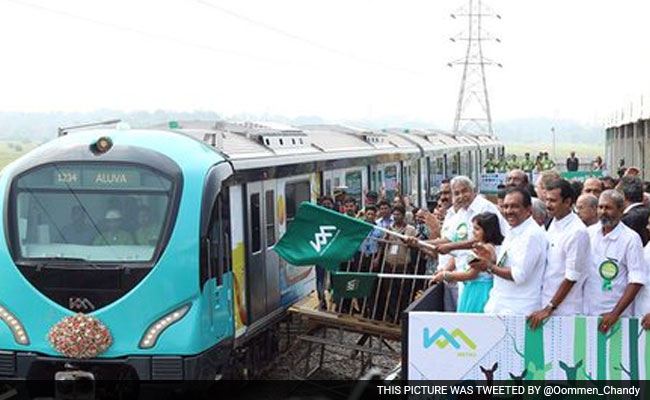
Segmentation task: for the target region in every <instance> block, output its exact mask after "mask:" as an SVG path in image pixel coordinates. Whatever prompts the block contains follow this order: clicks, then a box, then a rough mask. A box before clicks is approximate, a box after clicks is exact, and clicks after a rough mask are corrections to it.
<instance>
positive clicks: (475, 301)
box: [319, 168, 650, 332]
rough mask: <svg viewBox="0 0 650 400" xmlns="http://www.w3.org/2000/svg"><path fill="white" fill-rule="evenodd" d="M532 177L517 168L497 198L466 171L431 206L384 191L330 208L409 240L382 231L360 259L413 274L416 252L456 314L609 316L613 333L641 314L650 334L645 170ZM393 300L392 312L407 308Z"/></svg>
mask: <svg viewBox="0 0 650 400" xmlns="http://www.w3.org/2000/svg"><path fill="white" fill-rule="evenodd" d="M530 177H531V174H530V173H526V172H525V171H524V170H523V169H512V170H510V171H509V172H508V173H507V178H506V181H505V182H504V184H503V186H502V189H501V190H500V192H499V195H498V196H497V201H496V203H493V202H492V201H490V200H488V199H487V198H485V197H484V196H483V195H481V194H479V193H478V190H477V188H476V185H475V183H474V182H473V181H472V180H471V179H469V178H468V177H465V176H456V177H454V178H453V179H451V180H446V181H443V182H442V184H441V186H440V190H439V192H438V193H436V195H435V196H434V198H433V201H432V202H431V203H430V207H429V208H428V209H418V208H416V207H413V206H411V205H410V204H409V201H408V198H406V197H401V196H397V197H396V198H395V199H393V202H392V204H391V203H390V202H389V201H387V200H386V199H384V198H382V196H380V195H379V194H378V193H375V192H368V193H367V194H366V206H365V207H364V209H362V210H359V211H357V210H356V202H355V201H354V200H350V199H349V198H342V199H341V200H339V201H337V200H333V199H330V198H327V197H326V198H323V199H321V204H323V205H325V206H328V205H329V206H330V207H334V208H335V207H339V210H340V211H342V212H346V213H348V214H349V215H354V216H356V217H358V218H363V219H364V220H365V221H366V222H369V223H372V224H376V225H377V226H381V227H383V228H388V229H390V230H394V231H396V232H399V233H401V234H403V235H406V236H409V239H408V240H405V241H404V240H401V239H396V238H393V237H391V236H390V235H384V234H383V233H381V232H379V231H373V232H372V233H371V234H370V236H369V238H368V239H367V240H366V242H364V244H363V245H362V247H361V249H360V250H359V257H358V258H359V260H358V262H359V265H363V268H362V270H363V271H378V270H379V268H380V266H379V265H378V263H379V261H378V260H383V261H381V262H382V264H383V265H382V268H383V266H384V265H390V266H392V268H391V269H390V272H392V273H405V272H407V271H406V269H408V268H409V267H406V266H407V265H409V264H413V261H414V260H413V254H414V253H413V251H416V252H417V253H418V256H417V259H418V261H416V262H415V264H416V265H415V267H414V268H413V267H412V268H411V269H410V271H409V273H415V274H417V273H423V274H430V275H431V282H430V283H438V284H441V285H444V291H445V295H444V296H445V308H446V310H447V311H456V312H471V313H490V314H509V315H524V316H526V317H527V319H528V321H529V323H530V326H531V327H532V328H536V327H538V326H540V325H541V324H542V323H543V321H544V320H545V319H546V318H548V317H549V316H551V315H588V316H602V318H601V321H600V329H601V330H602V331H603V332H606V331H608V330H609V329H611V327H612V326H613V325H614V324H615V323H616V322H617V321H618V320H619V318H620V317H629V316H636V317H639V318H642V325H643V326H644V327H645V328H646V329H650V287H648V285H650V245H648V242H649V241H650V220H649V217H650V193H649V192H650V182H644V181H642V180H641V178H640V177H639V176H638V169H635V168H629V169H628V170H627V171H626V173H625V174H624V175H623V176H622V177H620V178H619V179H615V178H613V177H610V176H606V177H602V178H593V177H592V178H588V179H586V180H585V181H584V182H577V181H572V182H569V181H567V180H565V179H562V178H561V176H560V175H559V174H558V173H557V172H556V171H554V170H548V171H543V172H542V173H541V174H539V175H538V178H537V180H536V181H535V182H534V183H533V182H530ZM346 205H347V206H346ZM346 207H347V208H346ZM380 239H381V240H384V241H387V245H385V246H382V245H381V244H380V243H379V240H380ZM391 243H394V245H392V244H391ZM423 243H429V244H432V245H433V246H434V247H435V250H434V249H433V248H432V247H431V246H424V245H423ZM382 249H383V250H382ZM382 251H383V254H382V256H381V257H377V255H378V254H379V253H381V252H382ZM399 265H403V266H404V267H403V268H402V269H400V268H397V267H396V266H399ZM420 266H424V267H425V268H420ZM321 275H322V274H321ZM321 278H322V276H321ZM319 281H320V282H321V284H319V290H320V291H321V293H322V282H323V280H322V279H320V280H319ZM393 281H396V280H393ZM388 288H389V289H390V285H389V286H388ZM384 290H385V289H382V288H381V287H378V288H376V291H379V292H381V291H384ZM390 292H392V290H389V293H390ZM400 293H402V291H401V290H400ZM388 297H389V301H388V303H389V306H388V307H389V308H391V310H390V312H391V313H392V314H396V313H398V312H399V311H400V309H403V308H405V307H406V306H407V304H404V303H408V302H404V301H402V300H404V299H400V298H397V297H396V298H395V299H392V298H390V297H391V295H390V294H389V295H388ZM396 303H398V304H400V306H395V304H396Z"/></svg>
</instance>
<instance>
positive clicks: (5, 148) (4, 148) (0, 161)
mask: <svg viewBox="0 0 650 400" xmlns="http://www.w3.org/2000/svg"><path fill="white" fill-rule="evenodd" d="M40 144H41V143H40V142H23V141H19V140H4V141H0V170H2V169H3V168H4V167H5V166H6V165H7V164H9V163H10V162H12V161H13V160H15V159H17V158H18V157H20V156H22V155H23V154H25V153H27V152H28V151H30V150H32V149H34V148H35V147H37V146H38V145H40Z"/></svg>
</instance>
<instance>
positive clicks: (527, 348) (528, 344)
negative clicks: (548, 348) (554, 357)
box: [524, 324, 552, 380]
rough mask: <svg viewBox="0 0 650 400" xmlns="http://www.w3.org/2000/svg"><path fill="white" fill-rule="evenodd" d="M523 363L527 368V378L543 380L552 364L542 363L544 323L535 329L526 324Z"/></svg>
mask: <svg viewBox="0 0 650 400" xmlns="http://www.w3.org/2000/svg"><path fill="white" fill-rule="evenodd" d="M524 365H525V366H526V367H527V368H528V377H527V379H532V380H543V379H544V377H545V376H546V372H548V371H550V369H551V368H550V367H551V366H552V364H549V365H546V364H544V325H542V326H540V327H538V328H537V329H535V330H532V329H530V325H528V324H526V333H525V336H524Z"/></svg>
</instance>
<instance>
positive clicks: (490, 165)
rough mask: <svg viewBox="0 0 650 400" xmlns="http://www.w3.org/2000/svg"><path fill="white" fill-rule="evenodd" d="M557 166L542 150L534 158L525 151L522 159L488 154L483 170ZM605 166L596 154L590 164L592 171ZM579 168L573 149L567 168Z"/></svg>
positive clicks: (512, 155)
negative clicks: (496, 156) (496, 157)
mask: <svg viewBox="0 0 650 400" xmlns="http://www.w3.org/2000/svg"><path fill="white" fill-rule="evenodd" d="M623 163H624V161H623ZM555 167H556V165H555V161H553V159H551V158H549V155H548V152H547V151H540V152H539V154H537V156H536V157H535V159H534V160H533V159H532V158H531V156H530V153H525V154H524V158H523V159H522V160H518V159H517V155H516V154H511V155H510V156H509V158H508V157H506V156H505V155H503V154H502V155H500V156H499V158H498V159H496V160H495V159H494V155H492V154H488V159H487V161H486V162H485V164H483V170H484V172H486V173H505V172H508V171H512V170H515V169H520V170H522V171H524V172H525V173H528V174H529V173H532V172H542V171H549V170H552V169H554V168H555ZM604 168H605V164H603V159H602V158H601V157H600V156H596V158H594V160H593V161H592V162H591V165H590V166H589V170H591V171H602V170H604ZM579 169H580V160H579V159H578V157H576V153H575V151H572V152H571V153H570V154H569V157H568V158H567V159H566V170H567V171H569V172H575V171H578V170H579Z"/></svg>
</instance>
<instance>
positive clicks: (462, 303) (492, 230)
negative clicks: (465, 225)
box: [433, 212, 503, 313]
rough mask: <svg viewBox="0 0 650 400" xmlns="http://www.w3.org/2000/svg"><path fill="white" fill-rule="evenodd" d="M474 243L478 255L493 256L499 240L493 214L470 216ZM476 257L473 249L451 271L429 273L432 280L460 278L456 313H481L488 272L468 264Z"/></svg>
mask: <svg viewBox="0 0 650 400" xmlns="http://www.w3.org/2000/svg"><path fill="white" fill-rule="evenodd" d="M472 225H473V230H474V239H475V240H476V241H477V244H476V246H475V248H476V250H477V251H478V252H479V255H480V257H481V258H490V259H496V255H497V247H498V246H499V245H501V243H502V242H503V236H502V235H501V230H500V228H499V218H497V216H496V214H493V213H489V212H485V213H482V214H478V215H477V216H475V217H474V218H472ZM475 261H479V258H478V257H476V255H475V254H474V253H470V255H469V256H467V262H466V263H465V264H464V265H460V266H457V268H456V270H455V271H440V272H438V273H436V274H435V275H434V276H433V281H434V282H440V281H445V282H456V281H458V282H464V286H463V289H462V291H461V294H460V298H459V299H458V310H457V311H458V312H459V313H482V312H483V308H484V307H485V303H487V301H488V297H489V295H490V289H492V275H490V274H488V273H487V272H480V271H479V270H478V269H476V268H472V263H473V262H475Z"/></svg>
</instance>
